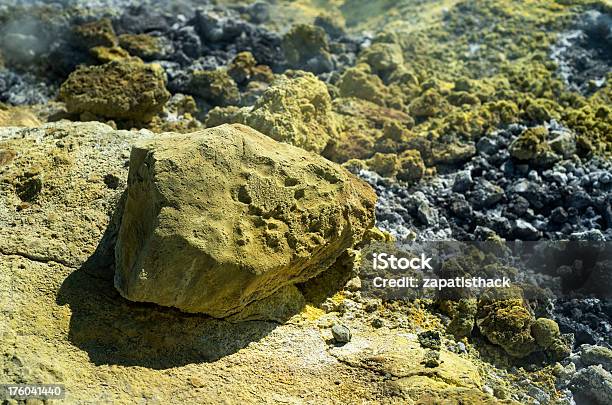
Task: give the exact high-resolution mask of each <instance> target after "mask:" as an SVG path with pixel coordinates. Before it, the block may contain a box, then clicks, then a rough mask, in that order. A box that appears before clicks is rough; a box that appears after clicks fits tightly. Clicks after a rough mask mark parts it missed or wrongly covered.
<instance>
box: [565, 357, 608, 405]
mask: <svg viewBox="0 0 612 405" xmlns="http://www.w3.org/2000/svg"><path fill="white" fill-rule="evenodd" d="M569 388H570V390H571V391H572V393H573V394H574V398H575V399H576V403H579V404H581V403H584V404H594V405H609V404H612V374H610V373H609V372H608V371H606V370H604V369H603V367H602V366H600V365H597V366H589V367H587V368H583V369H582V370H579V371H578V372H577V373H576V374H574V375H573V376H572V379H571V380H570V383H569Z"/></svg>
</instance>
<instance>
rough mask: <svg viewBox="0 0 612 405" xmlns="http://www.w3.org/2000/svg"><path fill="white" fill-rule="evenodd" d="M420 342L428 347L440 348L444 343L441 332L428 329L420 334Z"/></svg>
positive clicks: (422, 345)
mask: <svg viewBox="0 0 612 405" xmlns="http://www.w3.org/2000/svg"><path fill="white" fill-rule="evenodd" d="M418 339H419V344H420V345H421V347H424V348H426V349H433V350H440V347H441V345H442V343H441V337H440V332H438V331H435V330H428V331H425V332H421V333H419V334H418Z"/></svg>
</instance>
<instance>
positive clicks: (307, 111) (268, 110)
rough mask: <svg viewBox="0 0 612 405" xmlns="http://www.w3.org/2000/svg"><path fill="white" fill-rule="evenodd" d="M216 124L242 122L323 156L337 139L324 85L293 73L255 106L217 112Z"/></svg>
mask: <svg viewBox="0 0 612 405" xmlns="http://www.w3.org/2000/svg"><path fill="white" fill-rule="evenodd" d="M211 117H214V118H213V120H214V121H215V123H219V122H220V121H222V122H227V123H241V124H245V125H248V126H250V127H251V128H255V129H256V130H258V131H260V132H262V133H264V134H266V135H268V136H269V137H271V138H273V139H275V140H277V141H280V142H286V143H289V144H291V145H294V146H299V147H301V148H303V149H306V150H309V151H312V152H315V153H320V152H321V151H322V150H323V149H324V148H325V146H326V145H327V143H328V142H329V141H330V139H334V138H336V137H337V136H338V129H337V122H336V121H337V120H336V117H335V115H334V113H333V112H332V105H331V98H330V96H329V93H328V91H327V87H326V86H325V83H323V82H322V81H320V80H319V79H317V78H316V77H315V76H314V75H313V74H312V73H306V72H300V71H294V72H289V74H287V75H282V76H280V77H279V78H278V79H277V80H275V81H274V82H273V83H272V85H271V86H270V87H269V88H268V89H267V90H266V91H264V93H263V94H262V95H261V97H260V98H259V99H258V100H257V101H256V102H255V104H254V105H253V107H245V108H241V109H239V110H234V109H230V110H227V109H215V110H213V111H212V112H211V114H210V116H209V121H211Z"/></svg>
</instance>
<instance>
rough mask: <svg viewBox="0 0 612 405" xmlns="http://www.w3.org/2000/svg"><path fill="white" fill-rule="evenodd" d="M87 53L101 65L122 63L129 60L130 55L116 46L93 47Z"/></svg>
mask: <svg viewBox="0 0 612 405" xmlns="http://www.w3.org/2000/svg"><path fill="white" fill-rule="evenodd" d="M89 53H90V54H91V56H93V57H94V58H96V59H97V60H98V61H100V62H101V63H108V62H113V61H124V60H126V59H129V58H130V54H129V53H128V52H127V51H126V50H125V49H123V48H121V47H118V46H113V47H108V46H95V47H93V48H91V49H90V50H89Z"/></svg>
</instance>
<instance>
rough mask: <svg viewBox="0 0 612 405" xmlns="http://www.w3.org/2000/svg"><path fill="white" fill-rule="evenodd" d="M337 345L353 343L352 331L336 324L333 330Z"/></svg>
mask: <svg viewBox="0 0 612 405" xmlns="http://www.w3.org/2000/svg"><path fill="white" fill-rule="evenodd" d="M331 332H332V335H333V337H334V340H335V341H336V343H348V342H350V341H351V330H350V329H349V328H347V327H346V326H344V325H341V324H335V325H334V326H332V328H331Z"/></svg>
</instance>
